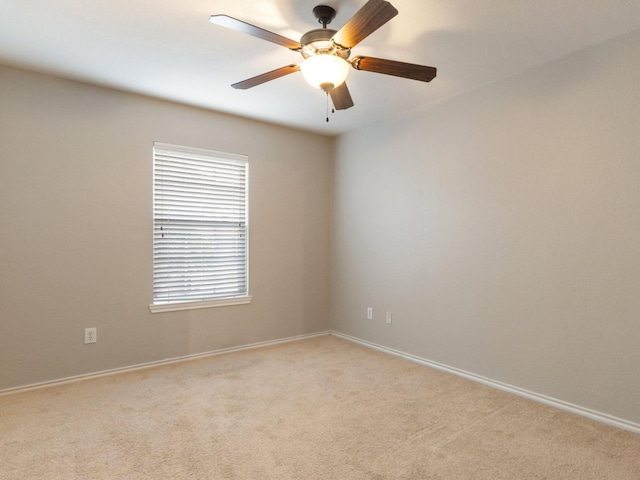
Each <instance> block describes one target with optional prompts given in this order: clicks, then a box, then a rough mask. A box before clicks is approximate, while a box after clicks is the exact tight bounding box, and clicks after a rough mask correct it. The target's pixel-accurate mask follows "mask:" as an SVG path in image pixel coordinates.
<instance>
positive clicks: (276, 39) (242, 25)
mask: <svg viewBox="0 0 640 480" xmlns="http://www.w3.org/2000/svg"><path fill="white" fill-rule="evenodd" d="M209 21H210V22H211V23H213V24H215V25H220V26H222V27H226V28H230V29H231V30H235V31H236V32H241V33H246V34H247V35H252V36H254V37H257V38H261V39H262V40H267V41H268V42H272V43H276V44H278V45H282V46H283V47H287V48H288V49H290V50H301V49H302V45H301V44H300V43H299V42H296V41H295V40H291V39H290V38H287V37H283V36H282V35H278V34H277V33H273V32H270V31H268V30H265V29H264V28H260V27H256V26H255V25H251V24H250V23H247V22H243V21H242V20H238V19H237V18H233V17H230V16H228V15H211V16H210V17H209Z"/></svg>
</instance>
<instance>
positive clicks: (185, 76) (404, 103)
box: [0, 0, 640, 135]
mask: <svg viewBox="0 0 640 480" xmlns="http://www.w3.org/2000/svg"><path fill="white" fill-rule="evenodd" d="M364 3H365V0H326V1H323V0H259V1H256V0H1V2H0V63H4V64H7V65H14V66H18V67H23V68H27V69H30V70H35V71H40V72H45V73H51V74H55V75H59V76H62V77H68V78H72V79H77V80H81V81H86V82H89V83H94V84H98V85H103V86H108V87H114V88H118V89H122V90H126V91H131V92H137V93H142V94H146V95H151V96H154V97H159V98H163V99H168V100H173V101H177V102H181V103H185V104H189V105H195V106H200V107H204V108H208V109H212V110H216V111H221V112H227V113H232V114H237V115H242V116H246V117H250V118H255V119H260V120H265V121H269V122H274V123H277V124H282V125H288V126H292V127H295V128H301V129H304V130H309V131H314V132H318V133H321V134H326V135H335V134H338V133H341V132H345V131H348V130H352V129H354V128H358V127H360V126H363V125H365V124H368V123H372V122H376V121H380V120H384V119H385V118H389V117H392V116H395V115H398V114H400V113H401V112H405V111H407V110H410V109H413V108H415V107H421V106H424V105H427V104H430V103H433V102H436V101H438V100H441V99H443V98H447V97H451V96H454V95H458V94H460V93H462V92H465V91H468V90H471V89H473V88H476V87H478V86H480V85H483V84H487V83H492V82H495V81H497V80H499V79H501V78H505V77H508V76H511V75H514V74H516V73H518V72H521V71H523V70H526V69H528V68H530V67H532V66H534V65H538V64H541V63H544V62H547V61H550V60H552V59H555V58H558V57H562V56H564V55H566V54H568V53H571V52H573V51H576V50H580V49H582V48H584V47H587V46H590V45H594V44H597V43H601V42H603V41H606V40H608V39H611V38H614V37H617V36H620V35H622V34H625V33H627V32H630V31H633V30H638V29H640V0H604V1H603V0H484V1H478V0H446V1H445V0H420V1H417V0H391V3H392V4H393V5H394V6H395V7H396V8H397V9H398V10H399V12H400V13H399V15H398V16H396V17H395V18H394V19H392V20H391V21H390V22H389V23H387V24H386V25H384V26H383V27H382V28H380V29H379V30H378V31H376V32H375V33H373V34H372V35H371V36H370V37H368V38H366V39H365V40H364V41H363V42H362V43H360V44H359V45H358V46H357V47H355V48H354V49H353V51H352V56H354V55H372V56H377V57H381V58H388V59H392V60H400V61H405V62H410V63H418V64H424V65H432V66H435V67H438V77H437V78H436V79H434V80H433V81H432V82H431V83H422V82H416V81H412V80H406V79H401V78H396V77H391V76H385V75H380V74H374V73H369V72H363V71H356V70H352V71H351V73H350V75H349V78H348V80H347V83H348V85H349V90H350V91H351V95H352V97H353V100H354V102H355V107H353V108H351V109H349V110H345V111H339V112H336V113H335V114H334V115H331V119H330V122H329V123H326V122H325V116H326V97H325V95H324V94H323V93H322V92H321V91H319V90H314V89H312V88H311V87H310V86H308V85H307V84H306V83H305V81H304V79H303V78H302V75H300V74H298V73H296V74H293V75H289V76H287V77H283V78H280V79H277V80H274V81H272V82H269V83H266V84H263V85H260V86H257V87H254V88H252V89H249V90H235V89H233V88H231V87H230V85H231V84H232V83H235V82H237V81H240V80H244V79H246V78H249V77H253V76H255V75H258V74H261V73H265V72H267V71H270V70H274V69H276V68H279V67H282V66H285V65H288V64H291V63H299V61H300V60H301V57H300V56H299V54H297V53H295V52H291V51H289V50H288V49H286V48H284V47H281V46H278V45H275V44H273V43H269V42H266V41H263V40H260V39H257V38H254V37H250V36H247V35H243V34H240V33H237V32H234V31H231V30H228V29H226V28H223V27H220V26H216V25H212V24H210V23H209V22H208V18H209V15H212V14H221V13H224V14H227V15H230V16H233V17H236V18H238V19H241V20H244V21H247V22H249V23H252V24H255V25H258V26H261V27H263V28H266V29H267V30H271V31H273V32H276V33H279V34H281V35H284V36H287V37H289V38H292V39H294V40H299V39H300V37H301V36H302V34H303V33H305V32H306V31H308V30H311V29H314V28H319V27H320V26H319V25H318V24H317V23H316V21H315V19H314V17H313V14H312V9H313V7H314V6H316V5H318V4H325V5H330V6H332V7H334V8H335V9H336V10H337V11H338V16H337V18H336V19H335V20H334V22H333V23H332V24H331V28H334V29H339V27H340V26H342V24H344V23H345V22H346V21H347V20H348V19H349V18H350V17H351V16H352V15H353V14H354V13H355V12H356V11H357V10H358V9H359V8H360V7H362V5H364Z"/></svg>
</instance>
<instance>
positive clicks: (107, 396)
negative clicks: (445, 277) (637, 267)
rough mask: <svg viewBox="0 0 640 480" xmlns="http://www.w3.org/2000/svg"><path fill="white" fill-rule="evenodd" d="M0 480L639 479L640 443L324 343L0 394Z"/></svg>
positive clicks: (331, 340)
mask: <svg viewBox="0 0 640 480" xmlns="http://www.w3.org/2000/svg"><path fill="white" fill-rule="evenodd" d="M0 444H1V445H0V446H1V450H0V478H2V479H31V478H46V479H67V480H68V479H164V478H171V479H183V478H188V479H260V480H266V479H278V480H285V479H301V480H302V479H304V480H307V479H323V480H326V479H336V480H347V479H363V480H364V479H366V480H372V479H442V480H445V479H446V480H456V479H491V480H498V479H579V480H588V479H598V480H602V479H611V480H626V479H633V480H639V479H640V436H638V435H634V434H632V433H629V432H625V431H621V430H617V429H615V428H612V427H608V426H605V425H602V424H599V423H596V422H593V421H590V420H587V419H584V418H581V417H576V416H573V415H570V414H567V413H564V412H561V411H558V410H555V409H552V408H549V407H545V406H542V405H539V404H536V403H533V402H529V401H526V400H523V399H521V398H518V397H515V396H512V395H509V394H506V393H503V392H500V391H497V390H494V389H491V388H488V387H485V386H482V385H478V384H475V383H473V382H470V381H466V380H463V379H460V378H457V377H453V376H450V375H448V374H445V373H442V372H438V371H435V370H432V369H429V368H427V367H424V366H420V365H417V364H413V363H410V362H408V361H405V360H401V359H399V358H395V357H392V356H389V355H386V354H383V353H380V352H377V351H373V350H370V349H367V348H364V347H361V346H358V345H355V344H352V343H349V342H347V341H344V340H341V339H338V338H335V337H328V336H327V337H318V338H314V339H310V340H304V341H299V342H294V343H288V344H282V345H277V346H273V347H266V348H261V349H256V350H251V351H245V352H238V353H232V354H226V355H220V356H215V357H210V358H206V359H200V360H195V361H190V362H183V363H180V364H173V365H166V366H162V367H157V368H152V369H145V370H139V371H135V372H130V373H124V374H119V375H113V376H108V377H102V378H98V379H92V380H86V381H82V382H76V383H71V384H66V385H61V386H55V387H49V388H43V389H39V390H34V391H30V392H23V393H17V394H12V395H7V396H4V397H0Z"/></svg>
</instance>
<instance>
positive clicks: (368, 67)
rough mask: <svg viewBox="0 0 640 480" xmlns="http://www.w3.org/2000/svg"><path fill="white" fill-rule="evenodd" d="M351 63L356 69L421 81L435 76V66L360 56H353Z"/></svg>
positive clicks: (427, 80)
mask: <svg viewBox="0 0 640 480" xmlns="http://www.w3.org/2000/svg"><path fill="white" fill-rule="evenodd" d="M351 65H352V66H353V68H355V69H356V70H364V71H367V72H374V73H383V74H385V75H394V76H396V77H402V78H410V79H411V80H419V81H421V82H430V81H431V80H433V79H434V78H435V77H436V71H437V69H436V67H427V66H424V65H415V64H413V63H404V62H396V61H394V60H384V59H382V58H373V57H362V56H358V57H355V58H354V59H353V60H352V61H351Z"/></svg>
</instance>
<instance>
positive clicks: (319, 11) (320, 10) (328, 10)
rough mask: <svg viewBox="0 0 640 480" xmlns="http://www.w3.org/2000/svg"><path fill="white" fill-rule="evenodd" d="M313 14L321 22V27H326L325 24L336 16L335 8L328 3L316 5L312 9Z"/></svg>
mask: <svg viewBox="0 0 640 480" xmlns="http://www.w3.org/2000/svg"><path fill="white" fill-rule="evenodd" d="M313 14H314V15H315V17H316V18H317V19H318V23H321V24H322V28H327V25H329V24H330V23H331V21H332V20H333V19H334V18H336V11H335V9H334V8H332V7H329V6H328V5H318V6H317V7H315V8H314V9H313Z"/></svg>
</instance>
